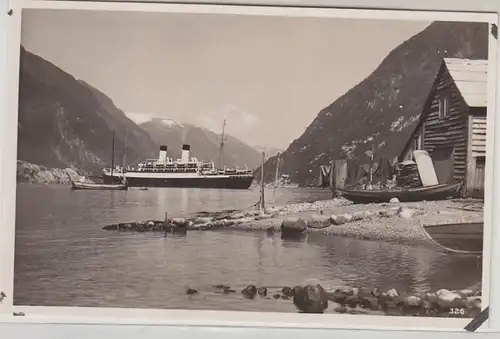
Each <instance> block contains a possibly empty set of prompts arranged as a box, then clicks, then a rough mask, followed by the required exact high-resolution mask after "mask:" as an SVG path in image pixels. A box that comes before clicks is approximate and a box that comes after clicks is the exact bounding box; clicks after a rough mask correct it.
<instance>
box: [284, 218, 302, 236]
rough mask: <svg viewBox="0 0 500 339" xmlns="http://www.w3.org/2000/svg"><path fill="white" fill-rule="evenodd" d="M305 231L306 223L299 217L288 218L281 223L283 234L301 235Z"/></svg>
mask: <svg viewBox="0 0 500 339" xmlns="http://www.w3.org/2000/svg"><path fill="white" fill-rule="evenodd" d="M306 229H307V223H306V222H305V221H304V219H302V218H299V217H290V218H287V219H285V220H283V222H282V223H281V232H283V233H302V232H304V231H305V230H306Z"/></svg>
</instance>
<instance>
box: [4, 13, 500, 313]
mask: <svg viewBox="0 0 500 339" xmlns="http://www.w3.org/2000/svg"><path fill="white" fill-rule="evenodd" d="M201 7H203V6H201ZM420 17H421V18H424V17H423V16H420ZM420 17H419V18H420ZM435 17H436V16H434V17H433V16H429V19H428V20H424V19H422V20H421V19H418V20H416V19H412V20H409V19H408V18H409V16H404V15H400V16H398V15H396V14H391V12H390V11H386V12H383V13H380V12H379V13H377V12H376V11H373V17H368V16H367V15H366V12H365V14H364V15H363V16H360V17H359V18H358V17H348V16H347V15H344V16H342V15H339V16H338V17H335V16H333V15H329V16H326V15H325V16H321V15H314V16H313V15H311V16H300V15H281V16H280V15H264V14H262V15H261V14H252V15H244V14H241V13H236V11H235V12H234V13H230V12H227V13H223V12H219V13H218V12H216V11H214V12H213V13H209V12H208V11H199V12H196V11H186V12H181V11H173V12H168V11H145V10H135V11H134V10H127V11H121V10H92V9H50V8H28V9H23V11H22V18H21V45H20V46H19V48H20V59H19V96H18V112H17V114H18V118H17V120H18V125H17V174H16V182H17V184H16V192H15V196H16V198H15V204H16V207H15V261H14V282H13V286H14V287H13V289H14V294H13V298H12V299H13V301H12V302H13V305H14V306H16V307H18V306H19V307H28V306H43V307H64V308H92V309H98V308H111V309H118V310H119V309H142V310H148V309H149V310H190V311H231V312H255V313H258V312H267V314H269V315H268V317H273V314H278V313H283V314H293V313H309V314H330V315H331V316H332V317H333V318H332V319H334V317H335V316H341V315H344V316H347V315H349V316H351V318H357V317H356V315H361V316H362V315H364V316H379V317H383V316H399V317H408V318H409V317H419V318H474V317H476V316H477V315H478V314H479V313H480V312H481V311H482V310H483V309H484V308H485V307H486V306H488V300H487V299H486V298H484V294H485V293H488V290H487V288H486V287H487V286H486V287H485V284H487V282H485V279H487V276H485V269H486V267H485V261H484V257H485V256H486V255H487V253H486V251H487V249H489V246H486V245H485V243H486V241H489V233H488V232H489V227H485V218H486V217H485V209H484V206H485V199H489V195H488V191H489V188H488V185H491V184H488V183H491V178H489V176H490V177H491V175H492V173H491V171H490V169H488V166H489V164H488V162H489V161H490V160H491V157H490V154H489V153H488V152H490V148H489V146H487V140H488V142H489V140H490V139H487V136H488V135H487V134H489V133H490V132H491V133H492V130H491V129H490V126H489V125H488V124H489V123H490V118H489V117H490V114H491V105H493V104H494V103H493V102H492V98H494V96H492V93H493V92H492V91H493V90H494V85H495V84H494V83H492V81H491V77H489V76H488V72H491V69H492V63H494V62H496V58H495V59H493V58H491V56H489V53H491V52H490V51H491V44H492V43H496V39H497V26H496V25H495V24H492V23H491V22H488V21H483V22H479V21H477V22H476V21H474V22H472V21H466V20H458V21H449V20H436V19H435ZM447 18H453V17H451V16H447ZM487 132H488V133H487ZM13 147H14V145H13ZM487 165H488V166H487ZM486 205H487V204H486ZM488 265H489V263H488ZM485 277H486V278H485ZM483 282H484V283H483ZM332 321H333V320H332Z"/></svg>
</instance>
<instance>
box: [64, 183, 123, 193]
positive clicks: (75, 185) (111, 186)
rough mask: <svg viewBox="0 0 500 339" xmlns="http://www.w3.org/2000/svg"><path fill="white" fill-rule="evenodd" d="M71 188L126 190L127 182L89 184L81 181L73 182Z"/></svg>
mask: <svg viewBox="0 0 500 339" xmlns="http://www.w3.org/2000/svg"><path fill="white" fill-rule="evenodd" d="M71 188H72V189H74V190H94V191H126V190H127V189H128V187H127V185H125V184H89V183H80V182H73V181H72V182H71Z"/></svg>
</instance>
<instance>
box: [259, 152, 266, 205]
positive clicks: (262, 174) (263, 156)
mask: <svg viewBox="0 0 500 339" xmlns="http://www.w3.org/2000/svg"><path fill="white" fill-rule="evenodd" d="M265 160H266V153H265V152H264V151H262V164H261V166H260V209H261V210H262V211H264V210H265V208H266V203H265V202H264V162H265Z"/></svg>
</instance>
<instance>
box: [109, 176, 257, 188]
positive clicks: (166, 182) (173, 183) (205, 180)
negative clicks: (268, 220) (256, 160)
mask: <svg viewBox="0 0 500 339" xmlns="http://www.w3.org/2000/svg"><path fill="white" fill-rule="evenodd" d="M126 179H127V185H128V186H129V187H178V188H217V189H248V188H250V185H251V184H252V181H253V177H251V176H213V177H209V176H205V177H203V176H199V177H178V178H175V177H174V178H162V177H134V176H128V175H127V176H126ZM104 181H105V182H113V179H112V177H111V176H106V175H104ZM115 181H116V178H115Z"/></svg>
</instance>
